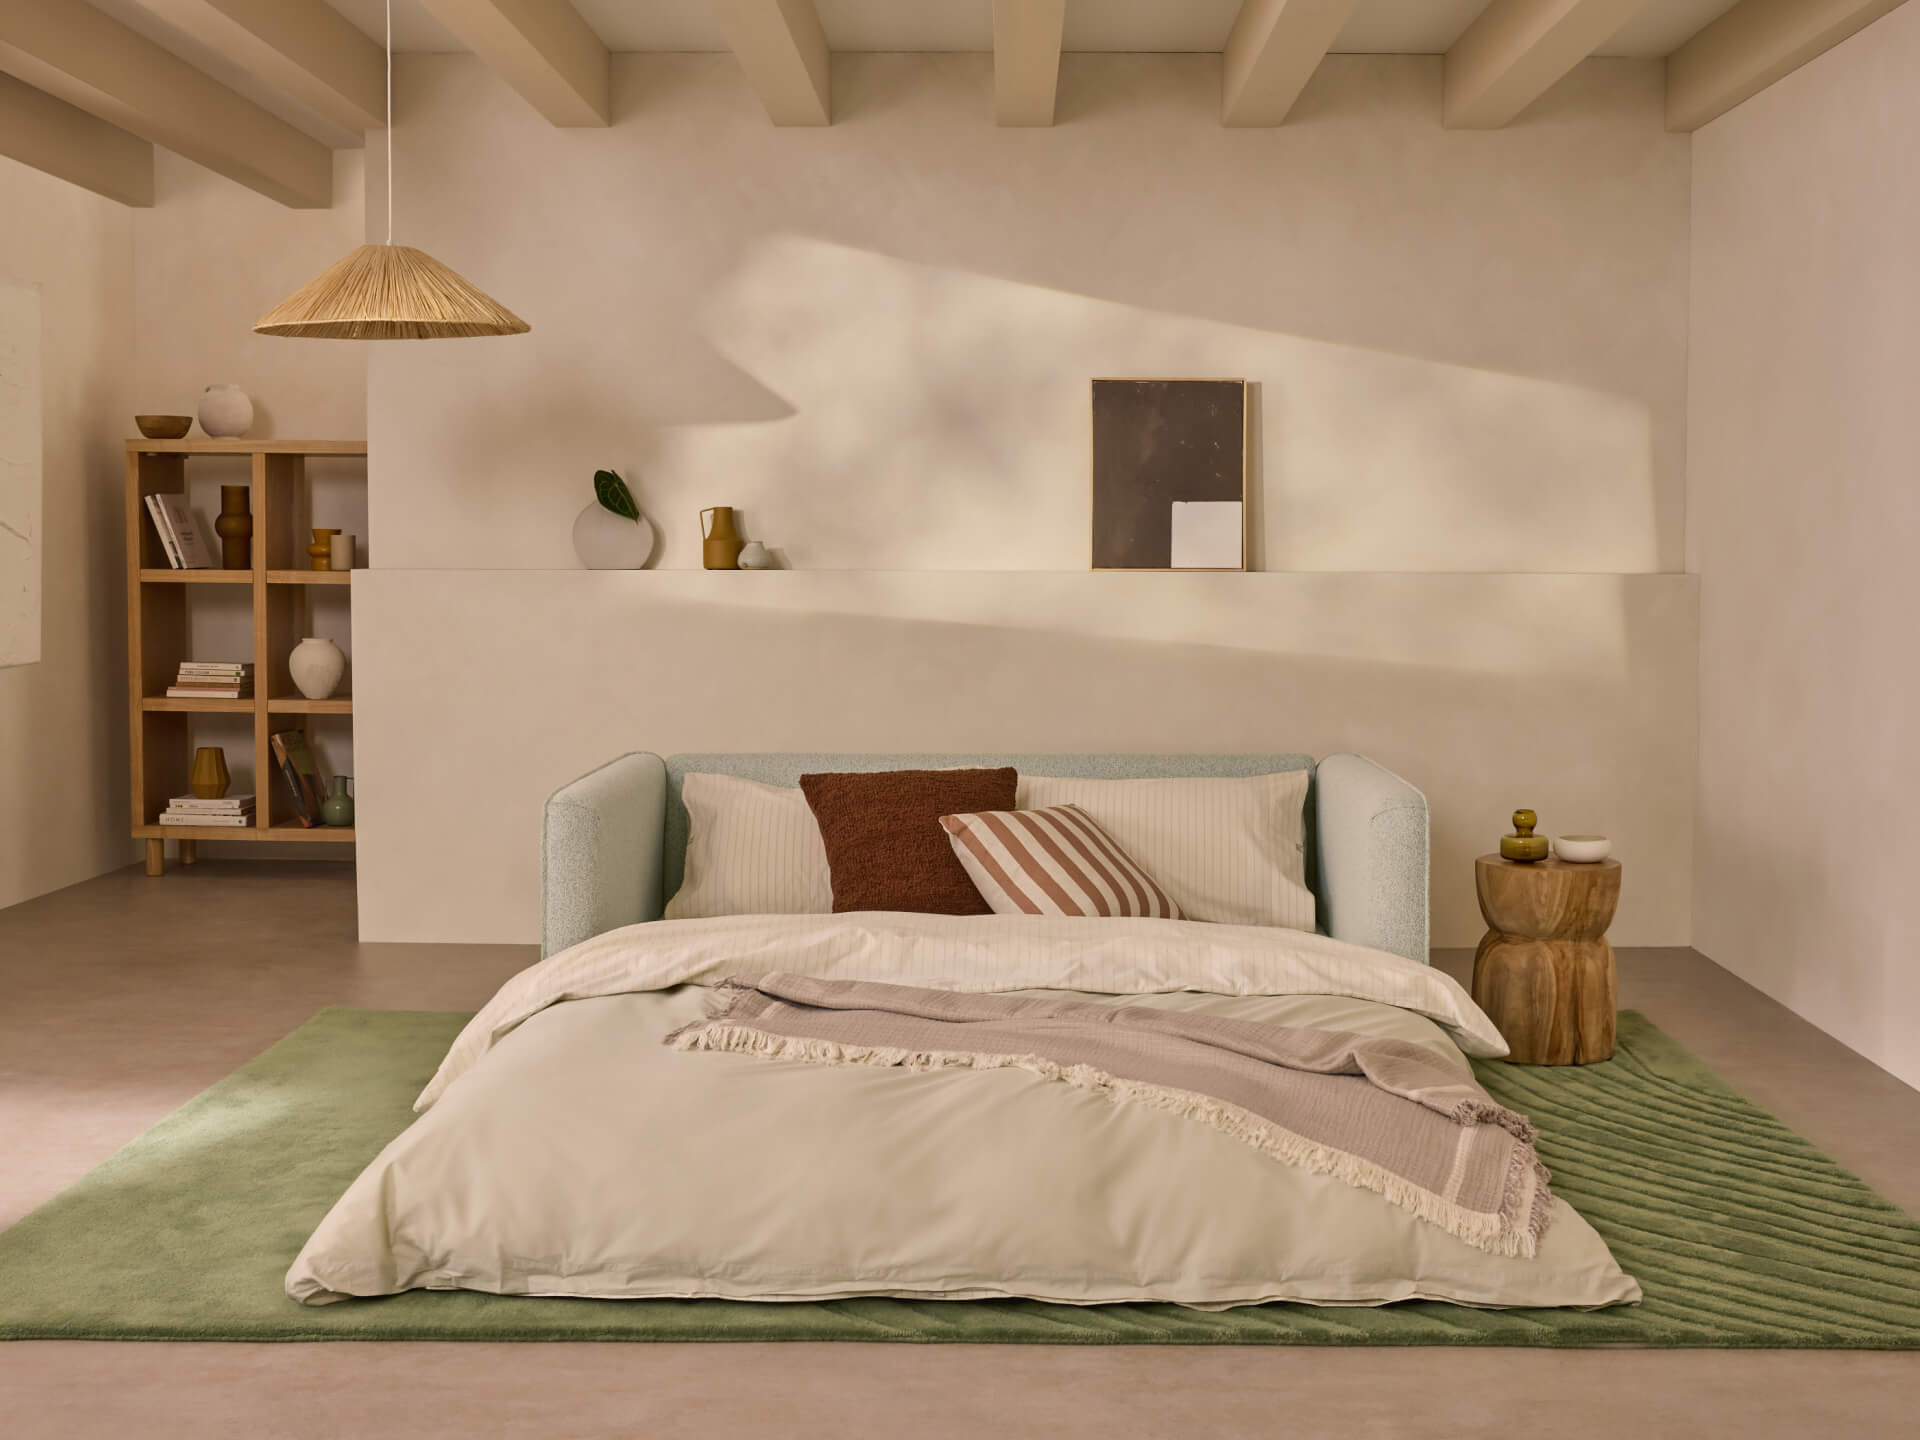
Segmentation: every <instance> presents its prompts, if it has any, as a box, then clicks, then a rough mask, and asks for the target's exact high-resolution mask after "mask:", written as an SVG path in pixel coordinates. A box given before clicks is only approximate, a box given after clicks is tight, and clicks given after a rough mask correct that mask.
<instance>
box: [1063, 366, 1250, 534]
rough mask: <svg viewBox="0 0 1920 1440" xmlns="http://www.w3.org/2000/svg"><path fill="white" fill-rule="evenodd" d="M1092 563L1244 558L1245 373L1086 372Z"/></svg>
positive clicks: (1245, 492) (1245, 490) (1245, 481)
mask: <svg viewBox="0 0 1920 1440" xmlns="http://www.w3.org/2000/svg"><path fill="white" fill-rule="evenodd" d="M1093 568H1094V569H1096V570H1244V569H1246V568H1247V382H1246V381H1245V380H1095V381H1094V382H1093Z"/></svg>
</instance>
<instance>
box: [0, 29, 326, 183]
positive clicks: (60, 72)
mask: <svg viewBox="0 0 1920 1440" xmlns="http://www.w3.org/2000/svg"><path fill="white" fill-rule="evenodd" d="M0 70H4V71H6V72H7V73H9V74H11V75H13V76H15V77H16V78H18V79H20V80H24V81H25V82H26V83H27V84H29V85H31V86H33V87H34V88H35V89H37V90H42V91H44V92H46V93H47V94H49V95H52V96H54V97H56V98H57V99H61V100H64V101H66V102H67V103H68V104H70V105H74V106H77V107H78V108H79V109H82V110H85V111H86V112H87V113H88V114H90V115H92V116H94V117H96V118H97V119H101V120H104V121H106V122H107V123H108V124H109V125H114V126H118V127H119V128H120V129H122V130H126V131H129V132H131V133H132V134H134V135H137V136H139V137H140V138H141V139H143V140H149V141H151V142H153V143H154V144H156V145H164V146H166V147H167V148H168V149H169V150H173V151H177V152H178V153H179V154H181V155H184V156H186V157H187V158H188V159H189V160H192V161H194V162H195V163H196V164H200V165H204V166H206V167H207V169H209V170H214V171H218V172H219V173H220V174H222V175H225V176H226V177H227V178H228V179H230V180H235V181H238V182H239V183H240V184H242V185H245V186H247V187H248V188H249V189H253V190H257V191H259V192H260V193H261V194H262V195H266V196H269V197H271V198H272V199H275V200H278V201H279V202H280V203H281V204H283V205H290V206H293V207H294V208H296V209H312V210H324V209H326V208H327V207H328V206H330V205H331V204H332V203H333V152H332V151H330V150H328V149H327V147H326V146H324V145H322V144H321V143H320V142H319V141H317V140H314V139H312V138H311V137H309V136H306V135H303V134H301V133H300V132H299V131H298V130H296V129H294V128H293V126H291V125H289V124H287V123H286V121H284V120H282V119H280V118H279V117H278V116H276V115H270V114H268V113H267V112H266V111H265V110H262V109H261V108H260V107H259V106H258V105H255V104H254V103H253V102H252V101H251V100H247V99H245V98H243V97H242V96H239V95H236V94H235V93H234V92H233V91H231V90H229V89H227V87H226V86H224V85H222V84H219V83H218V82H217V81H214V80H211V79H209V78H208V77H207V76H206V75H204V74H202V73H201V72H200V71H199V70H196V69H195V68H194V67H193V66H191V65H189V64H187V62H186V61H184V60H182V59H180V58H179V57H177V56H175V55H173V54H172V53H171V52H169V51H166V50H163V49H161V48H160V47H159V46H158V45H156V44H154V43H153V42H152V41H151V40H149V39H147V38H146V37H145V36H144V35H140V34H136V33H135V32H134V31H132V30H130V29H128V28H127V27H126V26H125V25H122V24H121V23H120V22H119V21H117V20H114V19H111V18H110V17H108V16H106V15H103V14H102V13H101V12H100V11H98V10H96V9H94V8H93V6H91V5H88V4H84V3H82V0H64V3H61V4H58V5H53V4H48V3H47V0H0Z"/></svg>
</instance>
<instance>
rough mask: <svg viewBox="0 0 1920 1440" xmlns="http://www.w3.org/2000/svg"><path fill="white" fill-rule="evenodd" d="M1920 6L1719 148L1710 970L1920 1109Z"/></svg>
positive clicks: (1713, 268) (1697, 492) (1715, 181)
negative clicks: (1879, 1075)
mask: <svg viewBox="0 0 1920 1440" xmlns="http://www.w3.org/2000/svg"><path fill="white" fill-rule="evenodd" d="M1916 76H1920V5H1908V6H1904V7H1902V8H1901V9H1898V10H1896V11H1894V12H1893V13H1892V14H1890V15H1888V16H1887V17H1886V18H1884V19H1882V20H1880V21H1878V22H1876V23H1875V24H1874V25H1872V26H1870V27H1869V28H1867V29H1866V30H1863V31H1861V32H1860V33H1859V34H1858V35H1855V36H1854V37H1853V38H1851V39H1850V40H1848V41H1846V42H1845V43H1844V44H1842V45H1840V46H1838V47H1836V48H1835V49H1833V50H1831V51H1829V52H1828V53H1827V54H1826V55H1824V56H1822V57H1821V58H1820V59H1818V60H1816V61H1814V62H1813V63H1812V64H1810V65H1808V66H1806V67H1805V68H1803V69H1801V70H1799V71H1796V72H1795V73H1794V74H1792V75H1789V76H1788V77H1787V78H1786V79H1784V80H1782V81H1781V82H1779V83H1778V84H1777V85H1775V86H1774V87H1773V88H1772V89H1770V90H1768V91H1766V92H1764V93H1762V94H1760V95H1758V96H1756V97H1755V98H1753V99H1751V100H1749V101H1747V102H1746V103H1745V104H1744V105H1742V106H1740V107H1739V108H1738V109H1736V110H1734V111H1732V112H1730V113H1729V114H1727V115H1726V116H1724V117H1723V118H1721V119H1719V120H1717V121H1715V122H1714V123H1713V124H1711V125H1709V126H1707V127H1706V128H1704V129H1702V130H1701V131H1699V132H1698V133H1697V134H1696V135H1695V137H1694V147H1695V148H1694V198H1693V216H1694V233H1693V251H1694V267H1693V268H1694V282H1693V307H1692V364H1691V397H1692V398H1691V423H1690V455H1689V465H1688V475H1689V484H1688V498H1689V517H1688V541H1689V554H1690V559H1691V568H1693V569H1694V570H1695V571H1697V572H1698V574H1699V576H1700V596H1701V616H1700V746H1699V751H1700V753H1699V781H1698V787H1699V800H1698V806H1697V820H1696V834H1697V837H1698V838H1697V844H1696V858H1695V875H1696V884H1695V889H1694V901H1693V930H1694V944H1695V945H1696V946H1698V947H1699V948H1700V949H1701V950H1702V951H1704V952H1705V953H1706V954H1707V955H1709V956H1710V957H1712V958H1713V959H1714V960H1716V961H1718V962H1719V963H1720V964H1722V965H1724V966H1726V967H1727V968H1728V969H1730V970H1732V971H1733V972H1734V973H1735V974H1737V975H1740V976H1741V977H1742V978H1744V979H1746V980H1748V981H1750V982H1751V983H1753V984H1754V985H1756V986H1758V987H1759V988H1760V989H1762V990H1764V991H1766V992H1767V993H1768V994H1769V995H1772V996H1773V997H1774V998H1776V999H1778V1000H1780V1001H1781V1002H1782V1003H1784V1004H1786V1005H1787V1006H1788V1007H1790V1008H1791V1009H1793V1010H1794V1011H1795V1012H1797V1013H1798V1014H1800V1015H1803V1016H1805V1017H1806V1018H1807V1019H1809V1020H1811V1021H1813V1023H1815V1024H1816V1025H1819V1026H1820V1027H1822V1028H1823V1029H1825V1030H1826V1031H1828V1032H1829V1033H1830V1034H1832V1035H1834V1036H1835V1037H1836V1038H1838V1039H1840V1040H1841V1041H1843V1042H1845V1043H1846V1044H1847V1045H1849V1046H1851V1047H1853V1048H1854V1049H1855V1050H1858V1051H1859V1052H1860V1053H1861V1054H1863V1055H1865V1056H1867V1057H1868V1058H1869V1059H1871V1060H1874V1061H1876V1062H1877V1063H1879V1064H1880V1065H1882V1066H1885V1067H1886V1068H1887V1069H1888V1070H1891V1071H1892V1072H1893V1073H1894V1074H1896V1075H1898V1076H1900V1077H1901V1078H1902V1079H1903V1080H1905V1081H1907V1082H1908V1083H1909V1084H1914V1085H1920V964H1916V963H1915V962H1916V957H1920V918H1917V917H1916V913H1915V910H1914V907H1913V906H1912V904H1911V903H1909V896H1910V895H1911V893H1912V891H1913V888H1914V876H1915V873H1916V866H1917V865H1920V840H1917V839H1916V838H1915V831H1914V827H1913V825H1912V823H1911V815H1912V811H1913V800H1914V797H1915V795H1916V794H1920V722H1916V716H1920V664H1916V648H1915V642H1914V617H1915V615H1916V614H1920V566H1916V565H1915V563H1914V557H1915V551H1916V547H1917V546H1920V484H1916V477H1920V403H1916V398H1915V397H1916V396H1917V395H1920V263H1916V254H1917V253H1920V251H1917V250H1916V242H1915V237H1916V235H1920V144H1916V139H1915V137H1916V136H1920V84H1916V81H1915V77H1916Z"/></svg>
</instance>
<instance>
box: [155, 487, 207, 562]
mask: <svg viewBox="0 0 1920 1440" xmlns="http://www.w3.org/2000/svg"><path fill="white" fill-rule="evenodd" d="M147 516H148V518H149V519H151V520H152V521H153V528H154V531H155V533H157V534H158V535H159V536H160V548H161V549H162V550H163V551H165V552H166V556H167V564H169V565H171V566H172V567H173V568H174V569H175V570H211V569H212V568H213V555H212V553H211V552H209V551H208V549H207V542H206V539H205V538H204V537H203V536H202V535H201V534H200V522H199V521H197V520H195V519H194V518H193V512H192V511H191V510H189V509H188V508H187V497H186V496H184V495H149V496H147Z"/></svg>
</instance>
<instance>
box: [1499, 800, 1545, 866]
mask: <svg viewBox="0 0 1920 1440" xmlns="http://www.w3.org/2000/svg"><path fill="white" fill-rule="evenodd" d="M1539 823H1540V817H1539V816H1538V815H1536V814H1534V813H1533V811H1531V810H1516V811H1514V812H1513V834H1511V835H1502V836H1501V837H1500V856H1501V858H1502V859H1505V860H1512V861H1515V862H1517V863H1519V864H1522V865H1531V864H1532V863H1533V862H1535V861H1536V860H1544V859H1546V858H1547V837H1546V836H1544V835H1536V834H1534V833H1533V827H1534V826H1536V825H1538V824H1539Z"/></svg>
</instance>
